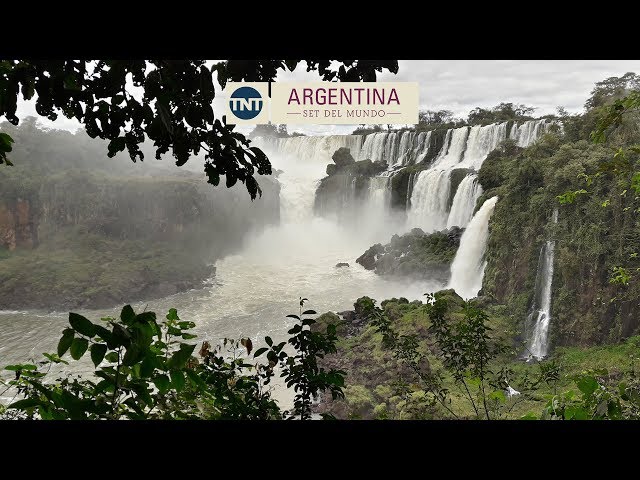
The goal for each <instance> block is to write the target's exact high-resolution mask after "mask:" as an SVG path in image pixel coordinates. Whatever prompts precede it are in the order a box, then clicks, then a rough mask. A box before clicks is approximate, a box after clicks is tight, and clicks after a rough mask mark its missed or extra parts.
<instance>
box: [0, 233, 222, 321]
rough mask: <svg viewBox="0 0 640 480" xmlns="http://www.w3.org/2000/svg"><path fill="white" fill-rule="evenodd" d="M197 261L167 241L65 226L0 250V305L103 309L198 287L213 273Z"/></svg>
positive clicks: (188, 253) (7, 306)
mask: <svg viewBox="0 0 640 480" xmlns="http://www.w3.org/2000/svg"><path fill="white" fill-rule="evenodd" d="M3 252H4V253H3ZM203 260H204V259H203V258H202V257H198V256H195V255H193V251H190V250H188V249H186V250H185V249H182V248H181V246H179V245H176V244H174V243H172V242H149V241H144V240H114V239H109V238H105V237H104V236H102V235H98V234H95V233H90V232H87V230H86V228H83V227H69V228H66V229H64V230H62V231H59V232H57V233H55V234H54V235H53V236H52V237H51V238H49V239H48V240H47V241H45V242H43V243H41V244H40V245H39V247H38V248H36V249H35V250H32V249H26V248H18V249H16V250H15V251H13V252H9V251H8V250H2V251H0V298H2V301H1V302H0V304H1V305H2V308H9V309H13V308H16V309H18V308H25V307H28V308H56V309H57V308H75V307H90V308H103V307H111V306H113V305H116V304H118V303H120V302H122V301H123V300H125V301H126V300H129V301H134V300H140V299H153V298H159V297H162V296H166V295H171V294H173V293H177V292H178V291H183V290H188V289H190V288H197V287H199V286H200V285H201V284H202V281H203V280H205V279H206V278H208V277H209V276H210V275H211V274H212V273H213V269H212V267H209V266H207V265H206V263H205V262H204V261H203Z"/></svg>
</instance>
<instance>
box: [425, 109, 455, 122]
mask: <svg viewBox="0 0 640 480" xmlns="http://www.w3.org/2000/svg"><path fill="white" fill-rule="evenodd" d="M452 121H454V118H453V112H452V111H450V110H437V111H435V110H423V111H421V112H420V113H419V114H418V125H421V124H424V125H443V124H445V123H449V122H452Z"/></svg>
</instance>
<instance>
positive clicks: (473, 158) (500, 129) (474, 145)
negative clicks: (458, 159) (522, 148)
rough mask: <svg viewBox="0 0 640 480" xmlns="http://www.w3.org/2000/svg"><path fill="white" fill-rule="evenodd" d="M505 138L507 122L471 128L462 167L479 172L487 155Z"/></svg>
mask: <svg viewBox="0 0 640 480" xmlns="http://www.w3.org/2000/svg"><path fill="white" fill-rule="evenodd" d="M506 138H507V122H504V123H493V124H491V125H486V126H484V127H480V126H475V127H471V131H470V132H469V139H468V140H467V148H466V150H465V152H464V158H463V159H462V165H461V166H464V167H465V168H473V169H475V170H479V169H480V167H481V166H482V162H484V159H485V158H487V155H489V153H490V152H491V151H492V150H494V149H495V148H496V147H497V146H498V145H499V144H500V143H501V142H503V141H504V140H506Z"/></svg>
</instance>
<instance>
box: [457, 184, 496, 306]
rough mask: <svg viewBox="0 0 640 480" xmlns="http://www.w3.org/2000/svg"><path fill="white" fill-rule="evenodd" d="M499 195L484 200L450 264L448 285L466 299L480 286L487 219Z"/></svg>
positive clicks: (472, 296)
mask: <svg viewBox="0 0 640 480" xmlns="http://www.w3.org/2000/svg"><path fill="white" fill-rule="evenodd" d="M497 201H498V197H492V198H490V199H489V200H487V201H485V202H484V203H483V204H482V207H480V210H478V211H477V212H476V214H475V215H474V216H473V218H472V219H471V222H469V225H468V226H467V228H466V230H465V231H464V233H463V234H462V237H461V238H460V247H459V248H458V251H457V252H456V256H455V258H454V259H453V263H452V264H451V280H450V282H449V288H453V289H454V290H455V291H456V292H457V293H458V295H460V296H461V297H462V298H464V299H465V300H468V299H470V298H474V297H475V296H476V295H478V292H479V291H480V289H481V288H482V279H483V277H484V269H485V267H486V265H487V262H486V261H485V259H484V254H485V251H486V249H487V242H488V240H489V219H490V218H491V214H492V213H493V210H494V209H495V206H496V202H497Z"/></svg>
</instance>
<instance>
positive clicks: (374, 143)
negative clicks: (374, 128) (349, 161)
mask: <svg viewBox="0 0 640 480" xmlns="http://www.w3.org/2000/svg"><path fill="white" fill-rule="evenodd" d="M388 135H389V134H388V133H387V132H378V133H371V134H369V135H367V136H366V137H365V138H364V143H363V144H362V148H361V150H360V154H359V156H357V157H356V156H354V158H358V159H359V160H365V159H369V160H371V161H372V162H378V161H381V160H384V146H385V143H386V140H387V136H388Z"/></svg>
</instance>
